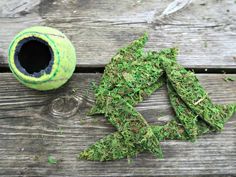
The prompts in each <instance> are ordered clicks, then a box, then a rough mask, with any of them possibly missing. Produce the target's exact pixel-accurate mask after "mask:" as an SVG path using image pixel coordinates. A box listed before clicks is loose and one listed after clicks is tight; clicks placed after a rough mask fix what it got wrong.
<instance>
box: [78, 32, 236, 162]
mask: <svg viewBox="0 0 236 177" xmlns="http://www.w3.org/2000/svg"><path fill="white" fill-rule="evenodd" d="M146 41H147V35H146V34H145V35H144V36H143V37H141V38H140V39H138V40H136V41H134V42H132V43H131V44H130V45H128V46H127V47H125V48H122V49H120V50H119V51H118V52H117V54H116V55H115V56H114V57H113V58H112V59H111V62H110V63H109V64H108V65H107V66H106V68H105V71H104V74H103V76H102V79H101V81H100V84H99V86H98V87H97V88H96V90H95V97H96V102H95V105H94V106H93V108H92V109H91V110H90V112H89V114H90V115H94V114H104V115H105V117H106V118H107V119H108V120H109V122H110V123H111V124H112V125H113V126H115V127H116V128H117V132H115V133H113V134H111V135H108V136H106V137H104V138H103V139H101V140H99V141H97V142H96V143H95V144H93V145H92V146H90V147H89V148H88V149H86V150H85V151H83V152H81V153H80V155H79V158H81V159H87V160H100V161H106V160H116V159H121V158H130V157H133V156H136V155H137V154H138V153H139V152H143V151H150V152H152V153H154V154H155V155H156V156H157V157H162V151H161V148H160V143H159V141H164V140H191V141H194V140H195V139H196V138H197V136H199V135H202V134H204V133H207V132H209V131H215V130H218V129H222V128H223V125H224V123H225V122H226V121H227V120H228V118H230V117H231V116H232V114H233V113H234V112H235V105H234V104H232V105H226V106H224V105H223V106H219V105H214V104H213V103H212V102H211V100H210V98H209V97H208V95H207V92H206V91H205V90H204V88H203V87H202V86H201V85H200V83H199V81H198V79H197V78H196V76H195V75H194V73H193V72H190V71H186V70H185V69H184V68H183V67H182V66H180V65H179V64H178V63H177V62H176V55H177V50H176V49H164V50H161V51H160V52H144V51H143V47H144V44H145V42H146ZM166 80H167V84H168V94H169V97H170V102H171V105H172V107H173V109H174V111H175V114H176V117H175V118H174V119H173V120H172V121H170V122H168V123H167V124H166V125H163V126H159V125H151V126H150V125H149V124H148V123H147V122H146V120H145V119H144V118H143V116H142V115H141V114H140V113H138V112H137V111H136V110H135V108H134V106H135V105H136V104H137V103H139V102H141V101H142V100H143V99H144V98H145V97H147V96H149V95H151V94H152V93H153V92H154V91H155V90H157V89H159V88H160V87H161V86H162V85H163V84H164V83H165V82H166Z"/></svg>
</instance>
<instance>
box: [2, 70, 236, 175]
mask: <svg viewBox="0 0 236 177" xmlns="http://www.w3.org/2000/svg"><path fill="white" fill-rule="evenodd" d="M100 76H101V74H74V76H73V77H72V79H71V80H70V81H69V83H68V84H66V85H65V86H64V87H63V88H60V89H58V90H56V91H50V92H38V91H34V90H30V89H27V88H25V87H24V86H22V85H21V84H19V83H18V82H17V81H16V80H15V79H14V78H13V77H12V75H11V74H8V73H2V74H1V77H0V83H1V84H0V156H1V161H0V175H3V176H14V175H15V176H131V175H132V176H157V175H174V176H187V175H188V176H189V175H206V174H211V175H214V176H216V175H222V174H225V175H231V176H234V175H236V116H234V117H233V118H232V119H231V120H230V121H229V122H228V123H227V124H226V127H225V130H224V131H222V132H221V133H217V134H210V135H205V136H202V137H200V138H199V139H198V140H197V142H195V143H191V142H181V141H166V142H162V143H161V144H162V147H163V150H164V155H165V157H164V159H156V158H154V157H153V156H152V155H151V154H149V153H142V154H140V155H138V157H137V158H135V159H133V162H132V163H131V164H128V162H127V160H120V161H113V162H106V163H104V162H89V161H77V160H76V154H77V153H78V152H80V151H82V150H83V149H85V148H86V147H88V146H89V145H90V144H92V143H94V142H95V141H96V140H98V139H100V138H102V137H104V136H105V135H107V134H109V133H111V132H113V131H114V128H113V127H112V126H111V125H110V124H109V123H108V122H107V121H106V120H105V119H104V118H103V117H88V116H86V112H87V111H88V110H89V108H90V107H91V105H92V104H93V93H92V90H91V82H98V81H99V79H100ZM227 76H229V75H227ZM230 76H233V77H236V74H234V75H230ZM198 77H199V79H200V81H201V83H202V84H203V85H204V87H205V88H206V89H207V90H208V92H209V94H210V96H211V98H212V99H213V101H214V102H215V103H233V102H236V89H235V88H236V81H233V82H225V81H224V80H223V78H224V77H225V75H221V74H208V75H206V74H199V75H198ZM137 109H138V110H139V111H140V112H141V113H142V114H143V115H144V117H145V118H147V120H148V121H149V122H150V123H164V122H167V121H169V120H170V119H171V117H173V112H172V110H171V107H170V103H169V101H168V98H167V94H166V89H165V88H162V89H161V90H159V91H157V92H155V93H154V94H153V95H152V96H151V97H150V98H148V99H146V100H145V101H144V102H143V103H141V104H139V105H138V106H137ZM49 155H53V156H54V157H56V158H57V159H58V160H59V162H58V164H57V165H50V164H48V163H47V158H48V156H49Z"/></svg>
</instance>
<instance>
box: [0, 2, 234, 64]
mask: <svg viewBox="0 0 236 177" xmlns="http://www.w3.org/2000/svg"><path fill="white" fill-rule="evenodd" d="M170 2H171V0H165V1H161V0H149V1H137V0H121V1H119V3H118V2H117V1H115V0H109V1H106V0H100V1H91V0H59V1H55V0H53V1H46V0H21V1H17V0H1V2H0V22H1V23H0V66H7V57H6V56H7V48H8V45H9V43H10V41H11V39H12V38H13V36H14V35H15V34H16V33H17V32H19V31H20V30H22V29H24V28H26V27H29V26H32V25H47V26H51V27H55V28H58V29H60V30H62V31H63V32H65V33H66V34H67V35H68V36H69V38H70V39H71V40H72V41H73V43H74V45H75V47H76V49H77V56H78V62H77V64H78V66H83V67H92V66H104V65H105V64H107V63H108V62H109V61H110V58H111V56H112V55H113V54H114V53H115V51H116V50H117V49H118V48H120V47H121V46H123V45H126V44H127V43H128V42H130V41H132V40H134V39H136V38H137V37H138V36H140V35H142V34H143V33H144V32H145V31H147V32H148V33H149V35H150V41H149V42H148V44H147V47H146V48H147V49H151V50H158V49H160V48H163V47H173V46H177V47H179V48H180V55H179V57H178V60H179V61H180V63H181V64H183V65H184V66H186V67H190V68H236V59H235V57H236V44H235V41H236V33H235V29H236V8H235V4H234V1H233V0H232V1H218V0H197V1H193V3H192V4H191V5H190V6H189V7H188V8H186V9H184V10H182V11H181V12H179V13H177V14H174V15H172V16H171V17H168V18H165V19H162V21H160V20H159V17H158V16H159V15H160V14H161V13H162V11H163V10H164V9H165V8H166V7H167V5H168V4H169V3H170Z"/></svg>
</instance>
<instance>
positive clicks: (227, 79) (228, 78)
mask: <svg viewBox="0 0 236 177" xmlns="http://www.w3.org/2000/svg"><path fill="white" fill-rule="evenodd" d="M223 79H224V80H225V82H229V81H231V82H232V81H235V80H236V78H235V77H224V78H223Z"/></svg>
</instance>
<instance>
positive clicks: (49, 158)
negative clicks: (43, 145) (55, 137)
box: [48, 155, 58, 164]
mask: <svg viewBox="0 0 236 177" xmlns="http://www.w3.org/2000/svg"><path fill="white" fill-rule="evenodd" d="M57 162H58V160H57V159H56V158H55V157H53V156H52V155H49V156H48V163H49V164H57Z"/></svg>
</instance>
